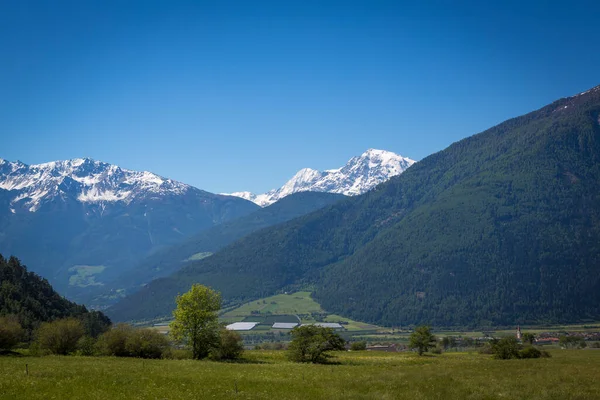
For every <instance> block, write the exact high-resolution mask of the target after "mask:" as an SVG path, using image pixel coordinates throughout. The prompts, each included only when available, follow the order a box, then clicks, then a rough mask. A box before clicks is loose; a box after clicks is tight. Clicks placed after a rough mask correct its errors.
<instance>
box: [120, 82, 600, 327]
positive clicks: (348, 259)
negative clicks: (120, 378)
mask: <svg viewBox="0 0 600 400" xmlns="http://www.w3.org/2000/svg"><path fill="white" fill-rule="evenodd" d="M599 114H600V88H596V89H593V90H591V91H589V92H588V93H586V94H584V95H581V96H576V97H571V98H567V99H562V100H559V101H557V102H555V103H553V104H551V105H549V106H547V107H544V108H542V109H540V110H538V111H535V112H532V113H530V114H527V115H525V116H522V117H519V118H515V119H512V120H509V121H506V122H505V123H502V124H500V125H498V126H496V127H494V128H492V129H489V130H488V131H485V132H483V133H481V134H479V135H475V136H473V137H470V138H467V139H464V140H462V141H460V142H457V143H455V144H453V145H452V146H450V147H449V148H447V149H446V150H444V151H442V152H439V153H437V154H434V155H432V156H430V157H428V158H426V159H425V160H423V161H421V162H419V163H417V164H415V165H414V166H413V167H411V168H409V169H408V170H407V171H406V172H405V173H403V174H402V175H401V176H399V177H396V178H394V179H392V180H390V181H389V182H387V183H385V184H382V185H380V186H378V187H377V188H376V189H375V190H373V191H371V192H369V193H367V194H365V195H362V196H359V197H357V198H352V199H348V200H344V201H342V202H340V203H337V204H335V205H332V206H329V207H326V208H325V209H323V210H320V211H317V212H315V213H313V214H310V215H307V216H305V217H301V218H298V219H295V220H293V221H290V222H288V223H286V224H282V225H278V226H276V227H273V228H269V229H264V230H262V231H259V232H257V233H255V234H253V235H249V236H246V237H245V238H243V239H242V240H239V241H238V242H236V243H234V244H232V245H230V246H228V247H226V248H224V249H223V250H222V251H220V252H218V253H216V254H215V255H213V256H212V257H210V258H208V259H206V260H202V261H199V262H196V263H194V264H192V265H190V266H189V267H186V268H184V269H182V270H181V271H179V272H178V273H176V274H175V275H173V276H172V277H170V278H167V279H163V280H161V281H156V282H153V283H151V284H150V285H148V287H146V288H145V289H144V290H142V291H141V292H140V293H138V294H137V295H134V296H132V297H130V298H127V299H125V300H124V301H123V302H122V303H120V304H118V305H117V306H115V307H114V308H113V309H112V310H110V311H111V313H112V314H111V315H114V316H115V317H116V318H119V319H130V318H144V317H151V316H156V315H164V314H168V312H169V311H170V310H171V309H172V307H173V300H172V299H173V296H174V295H175V294H177V292H178V291H184V290H186V289H187V287H188V286H189V285H190V284H191V283H192V282H196V281H197V282H202V283H205V284H208V285H211V286H213V287H215V288H216V289H218V290H221V291H222V293H223V296H224V298H225V299H228V300H232V301H235V300H242V299H249V298H254V297H257V298H258V297H261V296H263V295H267V294H271V293H274V292H276V291H278V290H281V289H283V288H287V287H290V286H294V285H298V284H303V283H312V284H315V286H316V293H315V295H316V297H317V299H318V300H319V301H320V302H321V304H322V305H323V307H324V308H325V309H327V310H328V311H330V312H336V313H339V314H342V315H345V316H348V317H352V318H354V319H359V320H364V321H369V322H374V323H379V324H387V325H398V324H403V325H406V324H411V323H435V324H437V325H466V324H478V325H479V324H487V323H493V324H513V323H519V322H524V321H547V322H550V321H552V322H558V321H562V322H567V321H575V320H582V319H585V318H596V319H597V318H600V309H599V308H598V304H600V270H599V268H600V245H599V244H600V221H599V216H600V215H599V214H600V197H599V196H600V187H599V186H598V184H597V183H598V182H599V181H600V168H599V166H600V164H599V161H600V121H599Z"/></svg>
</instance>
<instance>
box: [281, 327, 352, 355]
mask: <svg viewBox="0 0 600 400" xmlns="http://www.w3.org/2000/svg"><path fill="white" fill-rule="evenodd" d="M290 334H291V335H292V338H293V339H292V341H291V343H290V344H289V346H288V358H289V359H290V360H291V361H296V362H312V363H323V362H325V361H326V358H327V352H328V351H332V350H345V344H346V342H345V341H344V339H342V337H341V336H340V335H338V334H337V333H335V332H334V331H333V329H331V328H323V327H320V326H316V325H306V326H299V327H296V328H294V329H292V331H291V332H290Z"/></svg>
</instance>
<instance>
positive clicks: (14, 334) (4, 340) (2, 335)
mask: <svg viewBox="0 0 600 400" xmlns="http://www.w3.org/2000/svg"><path fill="white" fill-rule="evenodd" d="M23 334H24V331H23V328H22V327H21V324H20V323H19V321H18V320H17V317H15V316H7V317H0V350H10V349H12V348H13V347H15V346H16V345H17V344H19V342H20V341H21V340H22V339H23Z"/></svg>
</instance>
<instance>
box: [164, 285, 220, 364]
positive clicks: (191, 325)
mask: <svg viewBox="0 0 600 400" xmlns="http://www.w3.org/2000/svg"><path fill="white" fill-rule="evenodd" d="M176 301H177V308H176V309H175V310H174V311H173V317H174V318H175V319H174V321H173V322H171V324H170V328H171V336H172V337H173V339H175V340H176V341H178V342H184V341H185V342H187V343H188V345H189V346H190V347H191V348H192V354H193V357H194V359H201V358H205V357H207V356H208V355H209V353H210V350H211V348H212V347H215V346H217V345H218V340H219V324H218V316H217V311H219V309H220V308H221V295H220V294H219V293H218V292H215V291H214V290H212V289H210V288H208V287H206V286H203V285H200V284H194V285H193V286H192V288H191V289H190V290H189V291H188V292H187V293H184V294H183V295H181V296H177V299H176Z"/></svg>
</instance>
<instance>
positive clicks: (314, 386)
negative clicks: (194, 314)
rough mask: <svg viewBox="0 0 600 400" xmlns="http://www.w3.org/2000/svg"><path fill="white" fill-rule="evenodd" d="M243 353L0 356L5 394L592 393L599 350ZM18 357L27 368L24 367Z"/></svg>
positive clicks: (0, 389) (596, 392)
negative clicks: (210, 356) (226, 357)
mask: <svg viewBox="0 0 600 400" xmlns="http://www.w3.org/2000/svg"><path fill="white" fill-rule="evenodd" d="M244 358H245V359H244V361H243V362H238V363H219V362H212V361H193V360H141V359H132V358H129V359H127V358H109V357H58V356H49V357H39V358H36V357H0V398H2V399H3V400H4V399H205V398H206V399H209V398H210V399H303V400H304V399H340V400H342V399H343V400H347V399H411V400H415V399H507V398H509V399H511V398H512V399H557V400H558V399H561V400H562V399H580V400H584V399H598V398H599V397H600V379H598V377H599V376H600V351H597V350H554V351H552V358H549V359H529V360H502V361H501V360H493V359H491V358H490V356H487V355H480V354H476V353H444V354H442V355H436V356H425V357H418V356H417V355H416V354H414V353H382V352H365V351H363V352H340V353H337V354H336V355H335V357H334V358H333V359H332V362H334V363H335V364H331V365H308V364H295V363H291V362H289V361H287V360H286V359H285V353H284V352H277V351H248V352H246V353H245V355H244ZM25 364H27V365H28V369H29V374H28V375H27V374H26V373H25Z"/></svg>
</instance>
